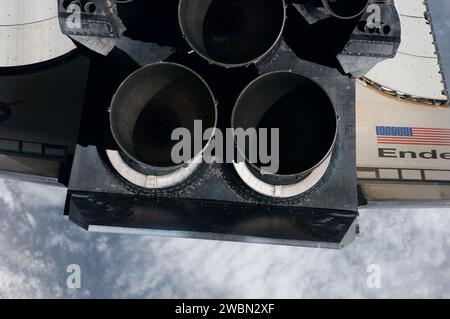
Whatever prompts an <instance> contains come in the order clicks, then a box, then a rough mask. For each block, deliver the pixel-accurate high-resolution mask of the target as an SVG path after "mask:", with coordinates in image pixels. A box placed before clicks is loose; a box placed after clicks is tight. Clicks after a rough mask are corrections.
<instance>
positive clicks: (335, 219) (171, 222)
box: [0, 0, 450, 248]
mask: <svg viewBox="0 0 450 319" xmlns="http://www.w3.org/2000/svg"><path fill="white" fill-rule="evenodd" d="M0 22H1V23H0V43H1V46H0V176H1V177H2V178H5V179H12V180H21V181H28V182H33V183H38V184H43V185H56V186H58V187H62V188H64V189H66V190H67V197H66V204H65V207H64V208H62V209H61V210H62V212H61V214H62V215H64V216H66V217H67V218H68V219H69V220H70V221H71V222H73V223H75V224H77V225H78V226H80V227H82V228H84V229H86V230H88V231H97V232H108V233H112V232H115V233H123V234H142V235H154V236H169V237H183V238H197V239H207V240H225V241H238V242H251V243H263V244H274V245H294V246H307V247H318V248H342V247H344V246H346V245H348V244H350V243H351V242H352V241H354V240H355V238H356V237H357V236H358V235H359V218H360V217H359V213H358V211H359V210H360V209H364V208H367V207H378V206H382V207H383V206H384V207H385V206H386V205H395V206H398V207H411V206H428V207H433V206H442V205H447V204H448V203H449V202H450V109H449V104H448V101H449V100H448V91H447V87H446V82H445V78H444V74H443V71H442V64H441V62H442V61H441V58H440V55H439V43H437V39H436V37H435V33H434V29H433V21H432V17H431V15H430V13H429V7H428V4H427V2H426V1H423V0H361V1H360V0H354V1H348V0H264V1H261V0H232V1H229V0H227V1H222V0H204V1H194V0H166V1H152V2H149V1H139V0H134V1H113V0H89V1H85V0H79V1H71V0H36V1H32V2H30V1H26V0H4V1H3V2H2V4H1V5H0ZM198 120H201V121H202V123H204V128H212V130H210V131H208V132H209V133H206V131H205V134H204V135H205V136H206V138H205V139H204V141H203V144H202V145H201V147H200V148H199V149H197V151H195V152H194V153H193V154H192V156H191V161H189V162H187V163H184V164H175V163H173V162H172V159H171V157H170V154H171V152H170V151H171V149H172V148H173V141H171V140H170V138H169V137H170V132H172V130H173V129H175V128H177V127H180V126H181V127H184V128H186V129H187V130H188V131H192V132H193V131H195V127H194V123H195V121H198ZM263 126H266V127H277V128H279V129H280V131H281V136H282V139H281V142H280V151H281V152H280V163H281V170H280V171H279V172H278V173H275V174H262V173H261V172H260V170H259V169H258V168H259V166H258V165H257V164H255V163H251V162H250V161H249V160H248V157H247V154H244V161H242V162H237V161H234V162H231V163H205V162H202V161H201V159H202V158H204V157H205V153H206V152H207V150H208V148H209V147H211V144H213V143H214V141H215V140H216V139H217V138H218V132H219V131H221V130H225V128H228V127H231V128H234V129H238V128H243V129H247V128H252V127H263ZM202 133H203V132H202ZM235 148H238V147H237V146H235ZM63 211H64V212H63Z"/></svg>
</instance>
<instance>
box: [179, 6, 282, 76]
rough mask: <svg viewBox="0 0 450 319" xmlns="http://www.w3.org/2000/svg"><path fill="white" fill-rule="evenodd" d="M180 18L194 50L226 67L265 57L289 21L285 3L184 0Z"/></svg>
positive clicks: (245, 63)
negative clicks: (286, 19) (286, 20)
mask: <svg viewBox="0 0 450 319" xmlns="http://www.w3.org/2000/svg"><path fill="white" fill-rule="evenodd" d="M178 14H179V23H180V27H181V30H182V32H183V34H184V37H185V39H186V41H187V42H188V44H189V45H190V46H191V47H192V49H194V51H196V52H197V53H198V54H199V55H200V56H202V57H203V58H205V59H206V60H208V61H209V62H210V63H214V64H217V65H220V66H224V67H239V66H244V65H248V64H251V63H253V62H257V61H259V60H260V59H262V58H263V57H264V56H266V55H267V54H268V53H269V52H270V51H271V50H272V49H273V48H274V47H275V46H276V44H277V43H278V41H279V39H280V37H281V34H282V32H283V29H284V24H285V18H286V10H285V3H284V1H283V0H265V1H261V0H202V1H198V0H181V1H180V5H179V12H178Z"/></svg>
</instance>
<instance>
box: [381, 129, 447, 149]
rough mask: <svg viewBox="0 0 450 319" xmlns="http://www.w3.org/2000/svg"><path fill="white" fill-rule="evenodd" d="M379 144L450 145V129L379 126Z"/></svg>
mask: <svg viewBox="0 0 450 319" xmlns="http://www.w3.org/2000/svg"><path fill="white" fill-rule="evenodd" d="M376 129H377V142H378V144H397V145H398V144H400V145H402V144H404V145H426V146H450V129H446V128H424V127H393V126H377V128H376Z"/></svg>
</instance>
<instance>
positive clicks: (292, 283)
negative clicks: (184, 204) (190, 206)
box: [0, 180, 450, 298]
mask: <svg viewBox="0 0 450 319" xmlns="http://www.w3.org/2000/svg"><path fill="white" fill-rule="evenodd" d="M0 193H1V194H2V199H1V200H0V207H1V210H2V212H3V215H4V216H5V217H6V218H2V221H1V223H0V260H1V263H0V297H10V298H11V297H20V298H27V297H38V298H50V297H64V298H71V297H81V298H87V297H94V298H100V297H152V298H181V297H189V298H211V297H213V298H214V297H223V298H235V297H239V298H240V297H242V298H300V297H311V298H319V297H324V298H333V297H337V298H343V297H356V298H365V297H387V298H391V297H450V284H449V283H450V272H449V271H448V269H450V260H449V257H450V236H448V229H450V215H449V214H448V213H449V212H450V209H442V210H427V209H423V210H416V211H412V210H399V209H392V210H382V211H381V210H379V211H377V210H366V211H363V212H362V216H361V227H362V229H361V233H362V236H361V238H359V239H358V240H357V241H356V242H355V243H353V244H352V245H350V246H349V247H347V248H346V249H344V250H340V251H329V250H318V249H305V248H293V247H276V246H264V245H253V244H240V243H224V242H209V241H198V240H185V239H165V238H154V237H145V236H130V235H116V234H108V235H104V234H96V233H88V232H85V231H83V230H82V229H79V228H77V227H76V226H74V225H72V224H71V223H70V222H69V221H67V220H66V219H65V218H64V217H63V216H62V207H63V203H64V197H65V192H64V190H62V189H58V188H45V189H43V188H42V187H41V186H36V185H32V184H27V183H17V182H14V183H13V182H10V181H5V180H0ZM70 264H78V265H80V267H81V272H82V276H81V279H82V285H81V286H82V287H81V289H77V290H71V289H68V288H67V286H66V278H67V276H68V273H66V267H67V266H68V265H70ZM370 264H378V265H379V266H380V267H381V271H382V273H381V275H382V277H381V278H382V288H381V289H376V290H371V289H369V288H368V287H367V286H366V279H367V276H368V273H367V272H366V270H367V266H368V265H370Z"/></svg>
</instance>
